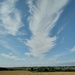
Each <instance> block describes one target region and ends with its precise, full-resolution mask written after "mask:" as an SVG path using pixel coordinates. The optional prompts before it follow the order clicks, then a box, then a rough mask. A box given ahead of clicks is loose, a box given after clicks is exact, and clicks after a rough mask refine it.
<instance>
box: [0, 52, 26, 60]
mask: <svg viewBox="0 0 75 75" xmlns="http://www.w3.org/2000/svg"><path fill="white" fill-rule="evenodd" d="M0 56H3V57H5V58H9V59H13V60H16V61H17V60H25V59H23V58H19V57H17V56H14V55H13V54H11V53H9V54H5V53H2V54H0Z"/></svg>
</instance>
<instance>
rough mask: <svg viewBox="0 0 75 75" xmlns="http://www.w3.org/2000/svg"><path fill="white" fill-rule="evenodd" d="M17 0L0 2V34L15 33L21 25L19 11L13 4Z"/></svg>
mask: <svg viewBox="0 0 75 75" xmlns="http://www.w3.org/2000/svg"><path fill="white" fill-rule="evenodd" d="M17 1H18V0H4V1H3V2H1V3H0V34H12V35H15V34H16V33H17V31H18V30H19V28H21V27H22V26H23V23H22V21H21V14H20V11H19V10H18V9H17V8H16V6H15V5H16V2H17ZM3 32H4V33H3Z"/></svg>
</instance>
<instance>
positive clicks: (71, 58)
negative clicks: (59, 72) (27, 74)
mask: <svg viewBox="0 0 75 75" xmlns="http://www.w3.org/2000/svg"><path fill="white" fill-rule="evenodd" d="M29 66H75V0H0V67H29Z"/></svg>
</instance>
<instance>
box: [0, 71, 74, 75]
mask: <svg viewBox="0 0 75 75" xmlns="http://www.w3.org/2000/svg"><path fill="white" fill-rule="evenodd" d="M0 75H75V72H29V71H0Z"/></svg>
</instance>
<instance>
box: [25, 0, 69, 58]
mask: <svg viewBox="0 0 75 75" xmlns="http://www.w3.org/2000/svg"><path fill="white" fill-rule="evenodd" d="M27 3H28V5H29V8H30V10H29V12H30V14H31V15H30V16H29V17H28V21H29V28H30V31H31V33H32V36H31V38H30V39H28V40H27V43H26V45H27V46H29V48H30V52H29V53H25V54H26V55H30V56H35V57H39V56H42V55H44V54H45V53H46V52H48V51H49V50H51V49H52V48H53V47H54V46H55V42H56V40H57V37H56V36H54V37H51V36H49V35H50V34H51V30H52V29H53V28H54V26H55V25H56V22H57V21H58V19H59V17H60V15H61V13H62V11H63V7H64V6H65V5H66V4H67V3H68V0H36V2H35V4H34V3H33V0H28V2H27Z"/></svg>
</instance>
